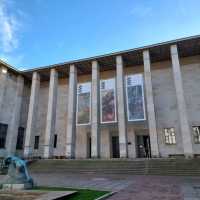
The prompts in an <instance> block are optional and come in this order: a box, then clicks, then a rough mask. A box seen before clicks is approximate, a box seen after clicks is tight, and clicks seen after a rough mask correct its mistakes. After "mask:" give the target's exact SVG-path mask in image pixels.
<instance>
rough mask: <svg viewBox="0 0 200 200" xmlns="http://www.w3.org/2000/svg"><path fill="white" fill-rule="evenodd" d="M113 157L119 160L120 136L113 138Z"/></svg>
mask: <svg viewBox="0 0 200 200" xmlns="http://www.w3.org/2000/svg"><path fill="white" fill-rule="evenodd" d="M112 157H113V158H119V157H120V156H119V136H112Z"/></svg>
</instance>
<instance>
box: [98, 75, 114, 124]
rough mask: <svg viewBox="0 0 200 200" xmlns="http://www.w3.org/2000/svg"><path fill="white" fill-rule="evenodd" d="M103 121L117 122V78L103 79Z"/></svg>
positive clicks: (101, 83)
mask: <svg viewBox="0 0 200 200" xmlns="http://www.w3.org/2000/svg"><path fill="white" fill-rule="evenodd" d="M100 87H101V88H100V93H101V98H100V100H101V123H112V122H116V121H117V118H116V92H115V79H114V78H113V79H107V80H101V82H100Z"/></svg>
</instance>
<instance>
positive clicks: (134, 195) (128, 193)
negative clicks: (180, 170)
mask: <svg viewBox="0 0 200 200" xmlns="http://www.w3.org/2000/svg"><path fill="white" fill-rule="evenodd" d="M133 181H134V183H132V184H131V185H129V186H128V187H127V188H125V189H123V190H121V191H119V192H118V193H117V194H115V195H113V196H112V197H110V198H109V199H108V200H183V195H182V193H181V184H180V180H178V179H177V178H175V177H159V176H135V177H134V178H133Z"/></svg>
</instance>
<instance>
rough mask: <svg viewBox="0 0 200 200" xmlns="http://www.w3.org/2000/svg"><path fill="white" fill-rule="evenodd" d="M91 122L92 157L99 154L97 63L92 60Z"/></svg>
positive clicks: (96, 156)
mask: <svg viewBox="0 0 200 200" xmlns="http://www.w3.org/2000/svg"><path fill="white" fill-rule="evenodd" d="M91 115H92V119H91V120H92V122H91V154H92V158H98V157H99V156H100V135H99V65H98V62H97V61H96V60H95V61H92V110H91Z"/></svg>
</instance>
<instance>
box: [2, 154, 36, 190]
mask: <svg viewBox="0 0 200 200" xmlns="http://www.w3.org/2000/svg"><path fill="white" fill-rule="evenodd" d="M4 165H5V166H6V167H8V174H7V180H6V181H5V183H4V184H24V188H25V189H31V188H32V187H33V179H32V178H31V176H30V175H29V173H28V169H27V162H26V161H25V160H22V159H21V158H19V157H17V156H8V157H7V158H6V159H5V160H4Z"/></svg>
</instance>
